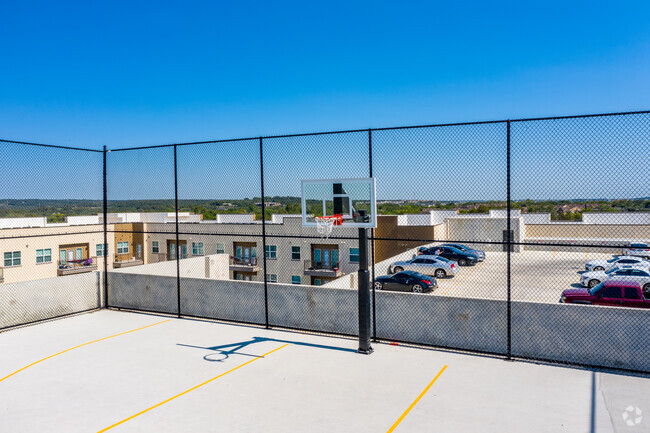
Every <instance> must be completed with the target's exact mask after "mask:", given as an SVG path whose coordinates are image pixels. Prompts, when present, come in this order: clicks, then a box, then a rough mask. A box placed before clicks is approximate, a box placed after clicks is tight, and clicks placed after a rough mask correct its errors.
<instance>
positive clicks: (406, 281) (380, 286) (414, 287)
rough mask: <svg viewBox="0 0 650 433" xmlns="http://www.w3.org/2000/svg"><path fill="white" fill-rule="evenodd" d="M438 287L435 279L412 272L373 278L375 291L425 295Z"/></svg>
mask: <svg viewBox="0 0 650 433" xmlns="http://www.w3.org/2000/svg"><path fill="white" fill-rule="evenodd" d="M436 287H438V283H437V281H436V279H435V278H433V277H429V276H428V275H424V274H421V273H419V272H414V271H402V272H398V273H397V274H393V275H385V276H383V277H377V278H375V290H394V291H398V292H413V293H425V292H430V291H432V290H434V289H435V288H436Z"/></svg>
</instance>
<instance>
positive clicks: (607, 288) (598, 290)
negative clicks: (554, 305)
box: [560, 280, 650, 308]
mask: <svg viewBox="0 0 650 433" xmlns="http://www.w3.org/2000/svg"><path fill="white" fill-rule="evenodd" d="M560 302H562V303H566V304H594V305H609V306H616V307H634V308H650V292H645V293H644V292H643V290H642V289H641V285H640V284H639V283H638V282H636V281H615V280H608V281H603V282H602V283H600V284H598V285H597V286H594V287H592V288H591V289H570V290H565V291H564V292H562V298H560Z"/></svg>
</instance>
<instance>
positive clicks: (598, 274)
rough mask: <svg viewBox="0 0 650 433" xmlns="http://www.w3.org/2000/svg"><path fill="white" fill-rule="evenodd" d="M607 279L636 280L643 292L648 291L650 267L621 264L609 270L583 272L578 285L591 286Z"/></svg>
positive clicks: (649, 290) (649, 289)
mask: <svg viewBox="0 0 650 433" xmlns="http://www.w3.org/2000/svg"><path fill="white" fill-rule="evenodd" d="M607 280H616V281H636V282H638V283H639V284H641V287H642V288H643V291H644V292H650V269H647V268H642V267H637V266H621V267H616V268H613V269H610V270H609V271H591V272H585V273H584V274H582V276H581V277H580V285H582V286H584V287H589V288H592V287H595V286H597V285H598V284H600V283H602V282H603V281H607Z"/></svg>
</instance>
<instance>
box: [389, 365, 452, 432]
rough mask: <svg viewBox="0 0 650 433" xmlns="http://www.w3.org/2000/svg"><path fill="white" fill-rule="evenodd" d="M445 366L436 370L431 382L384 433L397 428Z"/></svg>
mask: <svg viewBox="0 0 650 433" xmlns="http://www.w3.org/2000/svg"><path fill="white" fill-rule="evenodd" d="M446 368H447V366H446V365H445V366H444V367H442V370H440V372H438V374H437V375H436V377H434V378H433V380H432V381H431V383H429V384H428V385H427V387H426V388H424V391H422V392H421V393H420V395H418V398H416V399H415V401H414V402H413V403H411V405H410V406H409V407H408V409H406V410H405V411H404V413H403V414H402V416H400V417H399V418H398V419H397V421H395V424H393V426H392V427H391V428H390V429H388V431H387V432H386V433H391V432H392V431H393V430H395V429H396V428H397V426H398V425H399V423H401V422H402V421H403V420H404V418H406V415H408V414H409V412H410V411H411V409H413V408H414V407H415V405H416V404H417V403H418V401H420V399H421V398H422V397H424V394H426V393H427V391H429V388H431V386H433V384H434V383H435V382H436V380H438V378H439V377H440V376H441V375H442V372H443V371H445V369H446Z"/></svg>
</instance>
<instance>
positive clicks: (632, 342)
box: [512, 302, 650, 371]
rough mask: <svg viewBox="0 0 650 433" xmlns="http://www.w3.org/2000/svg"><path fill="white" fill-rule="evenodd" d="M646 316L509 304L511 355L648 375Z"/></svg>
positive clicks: (649, 316) (649, 334)
mask: <svg viewBox="0 0 650 433" xmlns="http://www.w3.org/2000/svg"><path fill="white" fill-rule="evenodd" d="M649 319H650V311H648V310H643V309H633V308H613V307H594V306H592V305H571V304H559V303H558V304H542V303H532V302H513V303H512V352H513V354H514V355H515V356H521V357H532V358H544V359H550V360H554V361H560V362H574V363H581V364H589V365H600V366H603V367H614V368H625V369H630V370H642V371H650V344H648V341H650V328H649V327H648V326H647V323H648V320H649Z"/></svg>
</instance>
